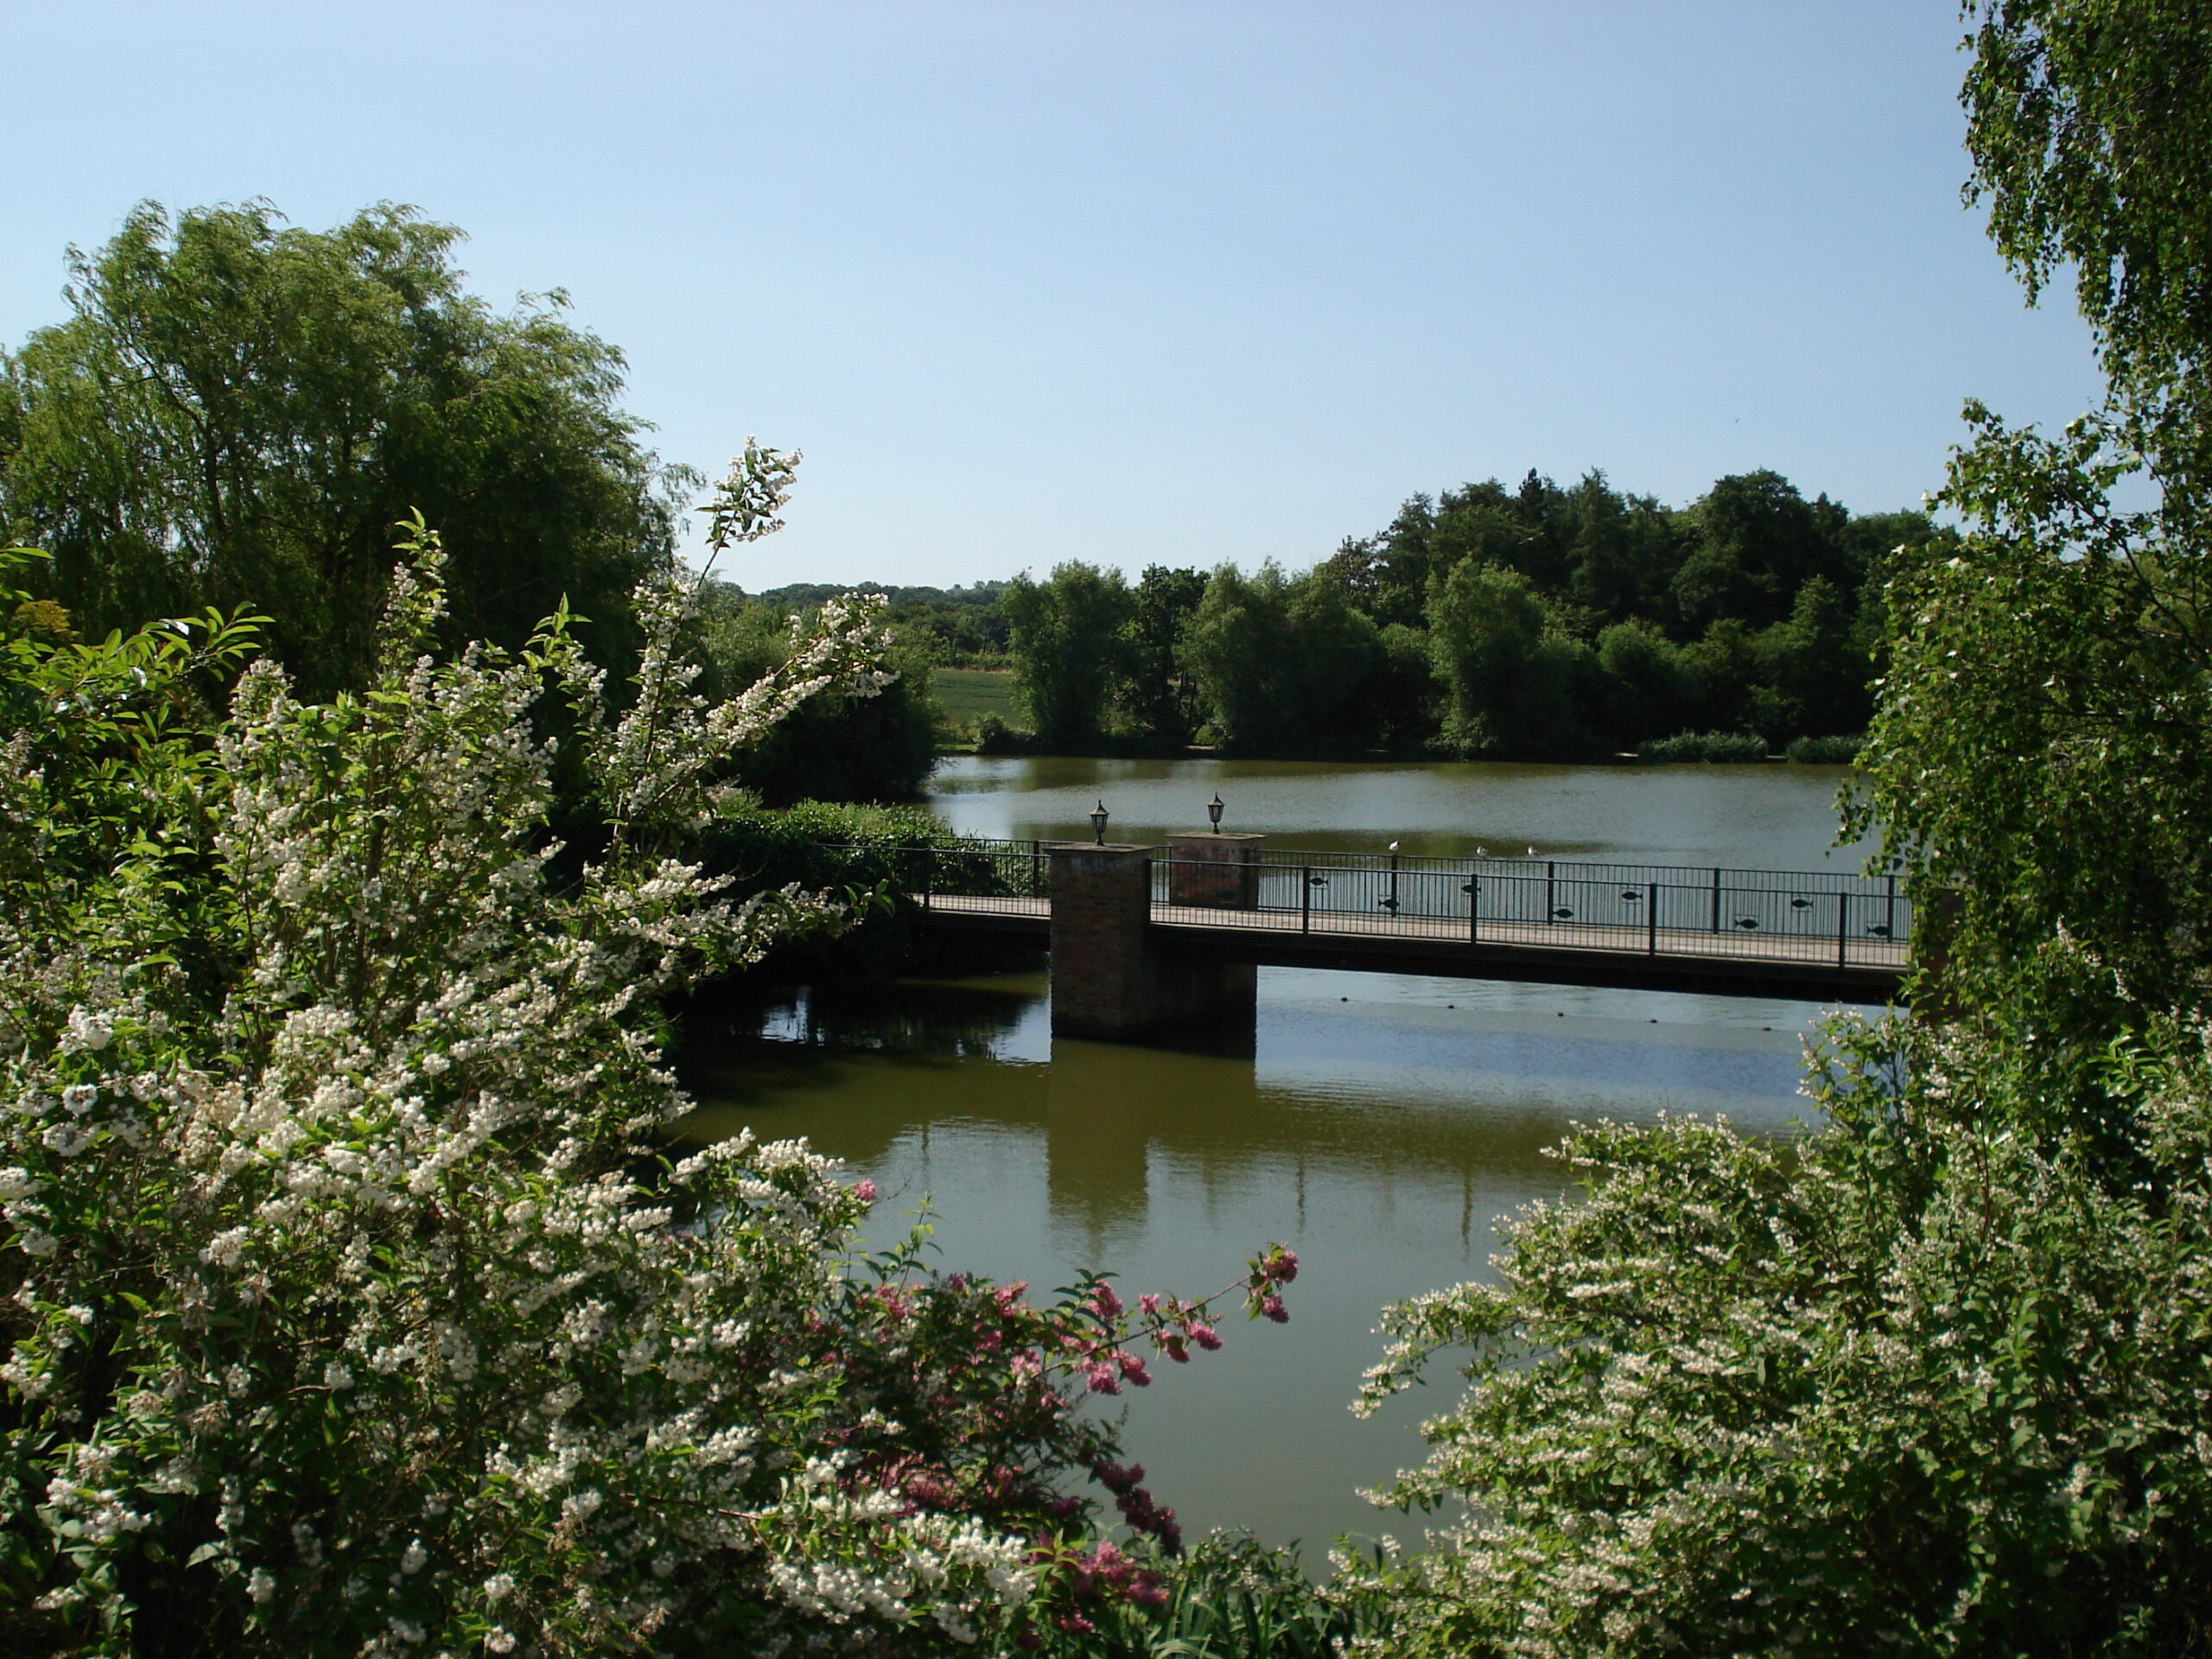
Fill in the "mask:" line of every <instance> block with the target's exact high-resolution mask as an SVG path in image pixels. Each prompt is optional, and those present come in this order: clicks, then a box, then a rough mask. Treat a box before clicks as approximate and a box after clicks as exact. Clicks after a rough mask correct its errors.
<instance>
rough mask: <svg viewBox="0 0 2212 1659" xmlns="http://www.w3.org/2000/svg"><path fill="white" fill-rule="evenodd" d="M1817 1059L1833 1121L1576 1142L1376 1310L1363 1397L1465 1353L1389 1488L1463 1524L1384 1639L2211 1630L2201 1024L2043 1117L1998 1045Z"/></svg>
mask: <svg viewBox="0 0 2212 1659" xmlns="http://www.w3.org/2000/svg"><path fill="white" fill-rule="evenodd" d="M1830 1040H1831V1042H1832V1044H1833V1045H1834V1046H1833V1047H1832V1048H1831V1049H1830V1050H1829V1051H1828V1052H1827V1053H1825V1054H1824V1055H1823V1056H1821V1064H1819V1065H1815V1068H1814V1069H1813V1071H1811V1073H1810V1075H1811V1076H1812V1077H1814V1078H1815V1084H1814V1092H1815V1095H1816V1097H1817V1098H1818V1101H1819V1103H1820V1104H1821V1106H1822V1107H1823V1108H1824V1109H1826V1111H1827V1114H1828V1117H1829V1122H1828V1123H1827V1126H1826V1127H1824V1128H1821V1130H1819V1131H1818V1132H1816V1133H1814V1134H1812V1135H1809V1136H1808V1138H1806V1139H1804V1140H1803V1141H1796V1142H1791V1143H1781V1144H1777V1143H1773V1142H1765V1141H1755V1140H1751V1139H1747V1138H1745V1137H1744V1136H1742V1135H1738V1134H1736V1133H1734V1132H1733V1131H1732V1130H1730V1129H1729V1128H1727V1127H1726V1125H1725V1124H1716V1123H1712V1122H1697V1121H1695V1120H1687V1121H1685V1120H1675V1121H1671V1122H1667V1123H1664V1124H1662V1125H1660V1126H1658V1127H1656V1128H1635V1127H1630V1126H1622V1125H1605V1126H1601V1127H1599V1128H1594V1129H1587V1130H1584V1131H1582V1132H1580V1133H1579V1134H1577V1135H1575V1136H1573V1138H1572V1139H1570V1140H1569V1141H1568V1142H1567V1144H1566V1146H1565V1147H1564V1148H1563V1153H1562V1155H1563V1156H1564V1158H1565V1159H1566V1160H1567V1166H1568V1167H1569V1168H1571V1169H1573V1171H1575V1172H1576V1173H1577V1174H1578V1175H1579V1176H1580V1178H1581V1179H1583V1180H1584V1181H1585V1182H1586V1184H1587V1186H1588V1193H1587V1197H1586V1199H1585V1200H1584V1201H1582V1202H1580V1203H1573V1204H1561V1205H1538V1206H1536V1207H1535V1208H1533V1209H1531V1210H1529V1211H1526V1212H1524V1214H1523V1215H1522V1217H1520V1218H1519V1220H1518V1222H1517V1223H1516V1224H1515V1225H1514V1226H1513V1227H1512V1229H1511V1230H1510V1234H1509V1236H1508V1239H1507V1249H1506V1251H1505V1253H1504V1254H1503V1255H1501V1256H1500V1257H1499V1265H1500V1267H1501V1268H1502V1270H1503V1277H1502V1279H1501V1280H1500V1281H1499V1282H1497V1283H1496V1284H1491V1285H1462V1286H1459V1287H1457V1288H1454V1289H1450V1290H1446V1291H1441V1292H1439V1293H1436V1294H1431V1295H1426V1296H1422V1297H1419V1298H1415V1299H1414V1300H1411V1301H1408V1302H1406V1303H1403V1304H1402V1305H1400V1306H1397V1307H1395V1309H1393V1310H1392V1311H1391V1312H1390V1313H1389V1316H1388V1321H1389V1327H1390V1329H1391V1332H1392V1333H1393V1335H1394V1336H1395V1343H1394V1344H1393V1346H1392V1348H1391V1350H1390V1351H1389V1355H1388V1357H1387V1358H1386V1360H1385V1362H1384V1363H1383V1364H1382V1365H1381V1366H1378V1367H1377V1368H1376V1370H1375V1371H1374V1372H1373V1373H1372V1374H1370V1381H1369V1383H1368V1387H1367V1389H1366V1399H1367V1401H1368V1402H1369V1403H1370V1405H1371V1404H1372V1403H1374V1402H1378V1401H1379V1400H1380V1399H1381V1398H1383V1396H1385V1395H1389V1394H1390V1393H1392V1392H1394V1391H1395V1390H1396V1389H1400V1388H1402V1387H1403V1386H1404V1385H1405V1384H1406V1383H1408V1381H1410V1380H1411V1379H1413V1378H1414V1376H1418V1375H1419V1373H1420V1372H1421V1370H1422V1368H1423V1366H1424V1364H1425V1363H1427V1362H1429V1361H1430V1360H1431V1359H1432V1358H1433V1356H1435V1355H1436V1354H1437V1353H1438V1352H1439V1351H1441V1350H1444V1349H1446V1348H1455V1347H1458V1346H1459V1345H1461V1344H1469V1345H1471V1346H1472V1347H1473V1349H1474V1351H1475V1357H1474V1358H1473V1360H1472V1363H1471V1364H1470V1365H1469V1366H1468V1368H1467V1370H1466V1375H1467V1376H1468V1377H1469V1378H1470V1379H1471V1386H1470V1388H1469V1389H1468V1391H1467V1393H1466V1395H1465V1398H1464V1399H1463V1400H1462V1401H1461V1402H1460V1403H1459V1406H1458V1407H1457V1408H1455V1409H1453V1410H1452V1411H1450V1412H1448V1413H1446V1414H1443V1415H1441V1416H1440V1417H1438V1418H1436V1419H1435V1420H1434V1421H1431V1422H1430V1423H1428V1424H1427V1426H1426V1432H1427V1436H1428V1439H1429V1440H1430V1441H1431V1443H1432V1446H1433V1450H1432V1453H1431V1455H1430V1458H1429V1459H1428V1461H1427V1465H1426V1466H1424V1467H1422V1468H1420V1469H1417V1470H1414V1471H1408V1472H1406V1473H1404V1474H1402V1476H1401V1477H1400V1478H1399V1479H1398V1481H1397V1483H1396V1484H1395V1487H1394V1488H1393V1489H1392V1490H1391V1491H1389V1493H1387V1494H1385V1495H1383V1496H1384V1497H1386V1498H1387V1499H1388V1500H1389V1501H1395V1502H1396V1503H1402V1504H1406V1505H1408V1506H1413V1507H1418V1508H1421V1509H1427V1510H1440V1511H1442V1512H1443V1514H1444V1515H1445V1516H1446V1520H1447V1522H1448V1524H1446V1526H1445V1527H1444V1528H1443V1529H1441V1530H1440V1533H1439V1535H1437V1536H1436V1538H1435V1539H1434V1547H1433V1548H1430V1549H1429V1550H1427V1552H1425V1553H1423V1554H1419V1555H1416V1556H1412V1557H1408V1559H1407V1560H1405V1561H1404V1562H1402V1563H1401V1564H1400V1565H1398V1566H1397V1567H1386V1568H1385V1570H1383V1571H1382V1572H1380V1573H1370V1574H1368V1575H1366V1578H1365V1580H1364V1581H1365V1582H1367V1583H1369V1584H1370V1585H1371V1586H1374V1587H1376V1588H1386V1589H1389V1590H1391V1591H1393V1592H1395V1596H1394V1599H1395V1624H1394V1629H1393V1630H1392V1631H1391V1633H1390V1634H1389V1635H1388V1636H1387V1637H1376V1638H1372V1639H1371V1640H1370V1642H1369V1643H1367V1644H1366V1645H1367V1646H1368V1647H1369V1648H1370V1649H1371V1650H1376V1651H1386V1652H1390V1653H1399V1654H1419V1655H1425V1656H1427V1655H1434V1656H1442V1655H1447V1654H1448V1655H1454V1656H1459V1655H1483V1654H1525V1655H1569V1654H1572V1655H1577V1656H1582V1655H1614V1654H1618V1655H1627V1654H1646V1653H1658V1652H1677V1653H1685V1654H1737V1653H1740V1654H1795V1655H1805V1656H1811V1655H1835V1656H1843V1655H1863V1654H1868V1653H1883V1652H1894V1653H1901V1654H2015V1653H2038V1654H2082V1655H2087V1654H2113V1655H2118V1654H2180V1653H2195V1652H2201V1651H2202V1650H2203V1643H2204V1642H2205V1640H2206V1637H2207V1632H2208V1630H2212V1111H2209V1110H2208V1107H2212V1062H2208V1058H2207V1053H2206V1033H2204V1032H2203V1031H2201V1030H2196V1031H2185V1032H2183V1031H2173V1030H2168V1031H2167V1032H2166V1033H2165V1034H2164V1036H2163V1037H2158V1038H2154V1039H2146V1041H2145V1045H2144V1046H2139V1047H2133V1048H2119V1049H2115V1050H2113V1052H2110V1053H2109V1054H2108V1055H2107V1059H2106V1061H2105V1063H2104V1065H2103V1067H2102V1073H2101V1083H2100V1090H2099V1096H2098V1099H2097V1101H2096V1103H2095V1109H2094V1110H2093V1111H2089V1112H2085V1113H2084V1114H2083V1115H2082V1117H2081V1118H2080V1120H2079V1121H2078V1122H2076V1124H2075V1127H2073V1128H2068V1129H2063V1130H2053V1131H2051V1132H2050V1133H2047V1134H2044V1135H2034V1134H2030V1133H2026V1132H2024V1130H2023V1129H2022V1128H2021V1127H2020V1126H2021V1124H2022V1122H2024V1121H2025V1120H2028V1119H2030V1118H2031V1117H2032V1116H2036V1114H2035V1113H2033V1112H2031V1110H2030V1107H2031V1102H2030V1101H2028V1100H2026V1099H2024V1098H2023V1096H2024V1092H2025V1091H2026V1090H2031V1089H2032V1088H2034V1087H2035V1086H2036V1084H2035V1081H2034V1079H2035V1076H2036V1074H2035V1073H2034V1072H2033V1071H2031V1068H2030V1066H2029V1065H2027V1064H2026V1063H2024V1061H2023V1060H2022V1059H2021V1058H2020V1057H2018V1055H2017V1054H2015V1053H2014V1052H2011V1051H2010V1050H2008V1049H2005V1048H2002V1047H1999V1046H1995V1045H1993V1044H1990V1043H1988V1042H1986V1040H1984V1039H1980V1038H1976V1037H1973V1036H1969V1035H1967V1034H1966V1033H1963V1032H1962V1031H1961V1030H1959V1029H1956V1028H1954V1029H1952V1030H1950V1031H1948V1032H1946V1033H1929V1031H1927V1030H1925V1029H1915V1028H1912V1027H1906V1026H1904V1025H1902V1024H1889V1023H1878V1024H1859V1023H1856V1022H1847V1023H1844V1024H1841V1025H1839V1026H1838V1027H1835V1028H1834V1030H1833V1031H1832V1033H1831V1039H1830ZM2044 1116H2045V1120H2046V1121H2048V1114H2047V1113H2046V1114H2044ZM2116 1131H2118V1132H2117V1133H2116ZM2120 1140H2124V1141H2126V1144H2127V1146H2128V1147H2129V1148H2130V1150H2129V1152H2128V1153H2127V1154H2126V1156H2124V1157H2116V1156H2114V1155H2113V1151H2112V1148H2113V1145H2114V1144H2115V1141H2120ZM1355 1577H1357V1575H1355ZM1348 1582H1350V1580H1348Z"/></svg>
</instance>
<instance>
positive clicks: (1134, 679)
mask: <svg viewBox="0 0 2212 1659" xmlns="http://www.w3.org/2000/svg"><path fill="white" fill-rule="evenodd" d="M1939 535H1940V532H1939V531H1937V529H1936V526H1935V525H1934V524H1932V523H1931V522H1930V521H1929V518H1927V517H1926V515H1924V514H1923V513H1919V512H1885V513H1875V514H1869V515H1864V516H1859V515H1854V514H1853V513H1851V512H1849V511H1847V509H1846V508H1844V507H1843V506H1841V505H1839V504H1838V503H1836V502H1834V501H1832V500H1830V499H1828V498H1827V496H1826V495H1820V496H1816V497H1815V498H1814V499H1811V500H1809V501H1808V500H1807V499H1805V498H1804V496H1803V495H1802V493H1800V492H1799V491H1798V490H1797V488H1796V486H1794V485H1793V484H1791V483H1790V482H1789V480H1787V479H1785V478H1783V477H1782V476H1781V475H1780V474H1776V473H1772V472H1764V471H1762V472H1755V473H1749V474H1738V475H1735V476H1732V477H1728V478H1724V479H1721V480H1719V481H1718V482H1717V483H1715V484H1714V485H1713V487H1712V489H1711V490H1709V491H1708V492H1707V493H1706V494H1705V495H1704V496H1702V497H1701V498H1700V499H1698V500H1697V501H1695V502H1694V503H1692V504H1691V505H1689V506H1688V507H1685V508H1681V509H1673V508H1669V507H1667V506H1665V505H1662V504H1661V503H1660V502H1658V501H1656V500H1655V499H1652V498H1651V497H1649V496H1642V495H1634V494H1625V493H1622V492H1620V491H1618V490H1617V489H1615V488H1614V487H1613V486H1612V485H1611V483H1610V482H1609V481H1608V480H1606V478H1605V474H1603V473H1600V472H1595V471H1593V472H1592V473H1590V474H1586V476H1584V477H1583V478H1582V479H1581V480H1579V481H1578V482H1576V483H1575V484H1573V486H1560V485H1559V484H1556V483H1554V481H1553V480H1550V479H1548V478H1544V477H1541V476H1540V475H1538V474H1535V472H1530V473H1529V474H1528V475H1527V476H1526V477H1525V478H1524V479H1522V481H1521V483H1520V484H1519V486H1507V485H1505V484H1503V483H1502V482H1500V481H1498V480H1495V479H1492V480H1489V481H1487V482H1484V483H1481V484H1470V485H1467V486H1463V487H1462V488H1459V489H1456V490H1450V491H1446V493H1444V494H1443V495H1442V496H1440V497H1436V498H1432V497H1430V496H1427V495H1416V496H1414V498H1412V499H1410V500H1408V501H1407V502H1406V504H1405V505H1403V506H1402V508H1401V509H1400V510H1399V512H1398V513H1397V516H1396V517H1395V518H1393V519H1392V520H1391V522H1390V523H1389V525H1388V526H1386V527H1385V528H1384V529H1383V530H1382V531H1378V532H1377V533H1376V534H1374V535H1372V536H1368V537H1360V538H1357V539H1347V540H1346V541H1345V542H1344V543H1343V544H1342V545H1341V546H1340V547H1339V548H1338V551H1337V552H1336V554H1335V555H1334V556H1332V557H1331V558H1328V559H1326V560H1325V561H1323V562H1322V563H1320V564H1319V565H1318V566H1317V567H1315V568H1314V569H1312V570H1310V571H1307V572H1306V573H1304V574H1303V575H1288V574H1287V573H1286V572H1285V571H1284V570H1283V569H1281V567H1280V566H1279V565H1277V564H1275V563H1272V562H1270V563H1266V564H1263V565H1262V567H1261V568H1260V569H1259V570H1258V571H1257V572H1255V573H1252V574H1249V575H1248V574H1246V573H1244V572H1243V571H1241V570H1239V569H1236V568H1235V567H1234V566H1230V565H1224V566H1222V567H1221V568H1219V569H1217V570H1215V571H1213V572H1212V573H1211V575H1207V574H1205V573H1202V572H1200V571H1198V570H1194V569H1168V568H1166V566H1162V565H1153V566H1149V567H1147V569H1145V571H1144V572H1143V574H1142V575H1141V577H1140V578H1139V579H1138V580H1137V581H1136V582H1134V583H1132V582H1128V581H1127V580H1125V579H1124V578H1123V577H1122V575H1120V574H1119V573H1118V572H1116V571H1113V570H1107V569H1098V568H1096V567H1095V566H1092V565H1089V564H1084V563H1063V564H1060V565H1058V566H1056V567H1055V568H1054V569H1053V570H1052V574H1051V575H1049V576H1048V577H1046V578H1044V579H1042V580H1039V579H1035V578H1032V577H1029V576H1027V575H1024V576H1020V577H1017V578H1016V579H1015V580H1014V581H1013V582H1009V583H1008V584H1007V587H1006V589H1005V592H1004V595H1003V597H1002V599H1001V608H1002V609H1003V610H1004V612H1005V613H1006V616H1007V621H1008V624H1009V626H1008V629H1007V651H1008V656H1009V658H1010V659H1011V662H1012V664H1013V667H1014V672H1015V675H1016V677H1017V680H1018V684H1019V689H1020V696H1021V699H1022V702H1023V704H1024V707H1025V708H1026V709H1027V713H1028V715H1029V717H1030V719H1031V721H1032V722H1033V729H1034V733H1035V740H1036V741H1037V742H1038V744H1039V746H1041V747H1046V748H1050V749H1077V750H1081V749H1091V748H1096V747H1102V746H1104V747H1112V746H1115V745H1116V744H1120V745H1124V746H1129V747H1140V748H1147V749H1151V750H1154V751H1159V752H1172V751H1174V750H1178V749H1179V748H1180V747H1182V746H1183V745H1185V744H1187V743H1189V742H1191V741H1192V740H1193V738H1194V737H1198V736H1200V735H1205V736H1209V737H1211V739H1213V740H1214V741H1217V743H1219V744H1220V745H1221V746H1222V747H1224V748H1225V749H1228V750H1230V751H1232V752H1234V753H1244V754H1255V755H1266V756H1299V755H1331V754H1356V753H1363V752H1368V751H1374V750H1383V751H1387V752H1389V753H1394V754H1434V755H1442V756H1450V757H1455V758H1474V757H1480V756H1497V757H1504V758H1521V759H1565V758H1573V757H1576V756H1581V755H1586V754H1592V753H1609V752H1612V751H1616V750H1621V749H1627V748H1633V747H1636V746H1637V745H1639V744H1648V743H1651V742H1654V741H1659V740H1664V739H1667V738H1669V737H1670V736H1672V735H1674V734H1680V733H1684V732H1711V733H1723V734H1751V735H1753V736H1756V737H1758V739H1760V740H1762V741H1764V743H1766V744H1767V745H1769V746H1770V747H1780V746H1781V745H1783V744H1785V743H1787V742H1789V741H1790V740H1792V739H1799V738H1829V737H1840V736H1844V735H1847V734H1854V733H1857V732H1859V731H1860V730H1862V729H1863V728H1864V727H1865V725H1866V720H1867V717H1868V715H1869V714H1870V713H1871V712H1872V690H1871V687H1872V679H1873V677H1874V674H1875V671H1876V670H1875V664H1876V658H1877V654H1878V646H1879V642H1880V639H1881V634H1882V626H1883V618H1882V603H1881V582H1882V578H1883V575H1884V571H1885V564H1886V561H1887V559H1888V556H1889V555H1890V553H1891V550H1894V549H1895V548H1897V546H1899V545H1900V544H1903V543H1915V544H1920V543H1930V542H1933V541H1935V540H1936V539H1938V538H1939Z"/></svg>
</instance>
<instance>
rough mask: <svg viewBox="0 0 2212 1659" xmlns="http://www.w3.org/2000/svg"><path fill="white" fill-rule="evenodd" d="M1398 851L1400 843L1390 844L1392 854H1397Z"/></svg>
mask: <svg viewBox="0 0 2212 1659" xmlns="http://www.w3.org/2000/svg"><path fill="white" fill-rule="evenodd" d="M1397 850H1398V843H1397V842H1395V841H1394V842H1391V843H1390V851H1392V852H1394V853H1395V852H1396V851H1397Z"/></svg>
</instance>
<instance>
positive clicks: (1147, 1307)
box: [1137, 1290, 1160, 1315]
mask: <svg viewBox="0 0 2212 1659" xmlns="http://www.w3.org/2000/svg"><path fill="white" fill-rule="evenodd" d="M1137 1306H1139V1307H1141V1308H1142V1309H1143V1310H1144V1311H1145V1313H1147V1315H1153V1314H1156V1313H1159V1312H1160V1298H1159V1296H1158V1295H1157V1294H1155V1293H1154V1292H1152V1291H1149V1290H1147V1292H1145V1294H1143V1295H1141V1296H1140V1297H1138V1298H1137Z"/></svg>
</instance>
